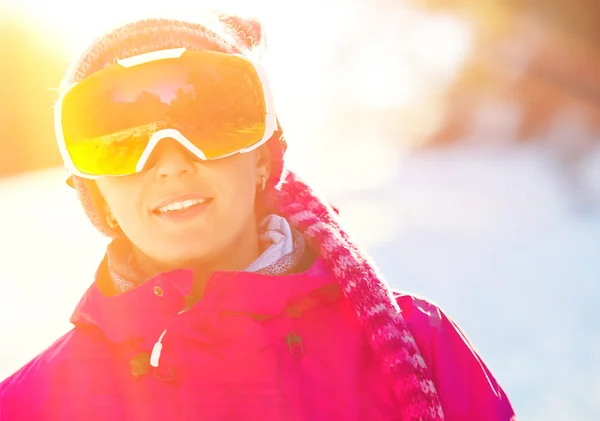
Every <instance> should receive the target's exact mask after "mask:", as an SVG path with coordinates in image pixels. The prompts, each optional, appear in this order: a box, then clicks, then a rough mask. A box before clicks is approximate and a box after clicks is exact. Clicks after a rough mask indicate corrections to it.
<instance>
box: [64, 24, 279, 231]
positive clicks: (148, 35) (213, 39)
mask: <svg viewBox="0 0 600 421" xmlns="http://www.w3.org/2000/svg"><path fill="white" fill-rule="evenodd" d="M181 47H185V48H186V49H188V50H210V51H218V52H224V53H237V54H244V55H247V56H250V57H253V58H254V59H258V60H260V58H261V57H262V55H263V54H264V52H265V50H266V40H265V35H264V31H263V26H262V25H261V23H260V22H259V21H257V20H254V19H244V18H241V17H239V16H234V15H224V14H219V13H216V12H215V13H212V12H207V13H204V14H203V15H202V18H201V20H200V21H199V22H197V23H192V22H184V21H180V20H169V19H145V20H140V21H137V22H133V23H129V24H127V25H124V26H121V27H118V28H116V29H114V30H112V31H111V32H109V33H107V34H105V35H103V36H101V37H99V38H97V39H96V40H95V41H94V42H93V43H92V44H91V46H90V47H89V48H88V49H87V50H86V51H85V52H84V53H83V55H82V56H81V57H80V58H79V59H78V60H77V61H76V62H75V63H74V65H73V66H72V68H71V69H70V70H69V71H68V72H67V75H66V77H65V78H64V80H63V86H64V87H67V86H69V85H71V84H73V83H77V82H80V81H81V80H83V79H85V78H86V77H88V76H90V75H91V74H93V73H95V72H97V71H99V70H101V69H103V68H105V67H108V66H110V65H112V64H114V63H116V62H117V61H118V60H120V59H123V58H127V57H131V56H135V55H139V54H144V53H149V52H153V51H157V50H165V49H171V48H181ZM267 147H268V148H269V151H270V157H271V174H270V176H269V178H268V181H267V184H266V186H265V191H264V192H262V193H260V196H261V197H266V196H268V194H267V193H266V192H267V191H268V190H270V189H273V188H274V187H275V186H276V185H277V184H278V183H279V182H280V179H281V174H282V170H283V155H284V152H285V150H286V148H287V144H286V142H285V139H284V138H283V136H282V132H281V129H280V128H278V130H277V131H276V132H275V134H274V135H273V137H272V138H271V139H270V140H269V141H267ZM69 185H71V186H72V187H74V188H75V190H76V191H77V195H78V197H79V200H80V202H81V204H82V206H83V209H84V210H85V212H86V214H87V216H88V218H89V219H90V221H91V222H92V224H94V226H95V227H96V228H97V229H98V230H99V231H100V232H101V233H102V234H104V235H106V236H108V237H111V238H115V237H117V236H119V235H120V234H122V231H121V229H120V228H119V227H118V226H116V227H111V226H110V225H109V223H108V222H107V216H108V215H107V214H106V211H105V206H104V200H103V199H102V196H101V194H100V192H99V190H98V188H97V186H96V183H95V182H94V181H92V180H88V179H84V178H81V177H77V176H72V177H71V178H70V179H69ZM265 206H266V205H265Z"/></svg>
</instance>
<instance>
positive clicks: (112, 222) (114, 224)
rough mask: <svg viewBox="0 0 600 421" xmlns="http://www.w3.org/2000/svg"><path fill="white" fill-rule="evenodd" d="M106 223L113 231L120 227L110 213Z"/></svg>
mask: <svg viewBox="0 0 600 421" xmlns="http://www.w3.org/2000/svg"><path fill="white" fill-rule="evenodd" d="M106 223H107V224H108V226H109V227H111V228H112V229H115V228H117V227H118V226H119V223H118V222H117V220H116V219H115V217H114V216H113V214H112V213H109V214H108V215H106Z"/></svg>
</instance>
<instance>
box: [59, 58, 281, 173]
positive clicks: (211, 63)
mask: <svg viewBox="0 0 600 421" xmlns="http://www.w3.org/2000/svg"><path fill="white" fill-rule="evenodd" d="M55 130H56V137H57V140H58V145H59V149H60V153H61V155H62V158H63V160H64V162H65V169H66V170H67V172H68V173H69V174H71V175H77V176H80V177H83V178H88V179H97V178H102V177H107V176H126V175H131V174H135V173H138V172H140V171H143V170H144V168H145V166H146V163H147V161H148V159H149V158H150V156H151V154H152V151H153V150H154V148H155V147H156V146H157V145H158V144H159V142H160V141H161V140H163V139H167V138H169V139H174V140H175V141H177V142H179V143H180V144H181V145H182V146H183V147H185V148H186V149H187V150H189V151H190V152H191V153H192V154H194V155H195V156H196V157H197V158H198V159H200V160H213V159H220V158H225V157H227V156H231V155H234V154H236V153H245V152H249V151H251V150H253V149H256V148H258V147H259V146H261V145H262V144H264V143H265V142H266V141H267V140H269V139H270V138H271V137H272V136H273V134H274V133H275V131H276V130H277V119H276V116H275V112H274V109H273V100H272V97H271V92H270V90H269V87H268V84H267V79H266V75H265V72H264V70H263V69H262V67H261V66H260V65H259V64H257V63H255V62H253V61H252V60H250V59H248V58H247V57H244V56H241V55H236V54H225V53H220V52H213V51H188V50H186V49H184V48H181V49H174V50H163V51H159V52H155V53H148V54H143V55H140V56H135V57H132V58H128V59H124V60H120V61H118V62H117V63H116V64H114V65H111V66H109V67H107V68H105V69H103V70H100V71H98V72H96V73H94V74H92V75H91V76H89V77H87V78H85V79H84V80H82V81H81V82H79V83H76V84H74V85H72V86H70V87H69V88H68V89H67V90H66V91H65V93H63V94H62V95H61V96H60V97H59V99H58V101H57V104H56V107H55Z"/></svg>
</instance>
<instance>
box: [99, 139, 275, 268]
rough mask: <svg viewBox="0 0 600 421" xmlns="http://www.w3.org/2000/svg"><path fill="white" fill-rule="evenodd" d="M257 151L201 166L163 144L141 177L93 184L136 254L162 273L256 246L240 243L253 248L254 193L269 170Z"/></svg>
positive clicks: (171, 143)
mask: <svg viewBox="0 0 600 421" xmlns="http://www.w3.org/2000/svg"><path fill="white" fill-rule="evenodd" d="M262 151H266V148H260V149H258V150H255V151H252V152H249V153H245V154H236V155H233V156H231V157H228V158H223V159H220V160H215V161H209V162H202V161H199V160H197V159H196V158H195V157H194V156H193V155H192V154H191V153H189V152H188V151H187V150H186V149H185V148H183V147H182V146H181V145H179V144H178V143H177V142H175V141H173V140H163V141H162V142H161V144H160V145H159V146H158V147H157V148H156V149H155V150H154V152H153V154H152V156H151V158H150V161H149V162H148V166H147V168H148V169H147V170H146V171H144V172H142V173H138V174H134V175H131V176H125V177H107V178H104V179H100V180H98V181H97V184H98V188H99V190H100V193H101V194H102V196H103V197H104V200H105V201H106V205H107V207H108V209H107V210H108V211H109V212H110V213H111V214H112V215H113V216H114V218H115V219H116V221H117V223H118V224H119V226H120V227H121V229H122V231H123V232H124V233H125V235H126V236H127V237H128V238H129V240H130V241H131V243H132V244H133V245H134V249H136V252H138V253H139V252H141V253H142V254H143V255H144V256H145V257H147V258H149V259H151V260H152V261H153V262H155V263H156V264H158V265H159V267H162V268H163V269H173V268H177V267H195V266H197V265H198V264H201V263H202V262H211V261H214V260H219V259H221V260H223V259H222V255H223V254H224V253H225V254H226V253H230V252H231V251H235V252H236V253H239V252H242V254H243V251H242V250H240V249H241V248H244V247H251V246H254V247H256V245H255V244H254V245H253V244H246V243H248V242H250V243H251V242H253V241H254V242H256V220H255V213H254V202H255V197H256V191H257V186H258V185H260V184H261V181H262V178H263V177H267V176H268V171H269V168H268V159H267V157H266V156H265V155H266V153H264V152H262ZM247 263H248V264H249V263H251V262H247ZM239 269H243V268H239Z"/></svg>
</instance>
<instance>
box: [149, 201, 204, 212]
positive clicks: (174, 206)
mask: <svg viewBox="0 0 600 421" xmlns="http://www.w3.org/2000/svg"><path fill="white" fill-rule="evenodd" d="M200 203H204V199H194V200H184V201H183V202H174V203H170V204H168V205H166V206H162V207H160V208H158V211H159V212H162V213H164V212H174V211H180V210H183V209H188V208H191V207H192V206H194V205H198V204H200Z"/></svg>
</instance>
